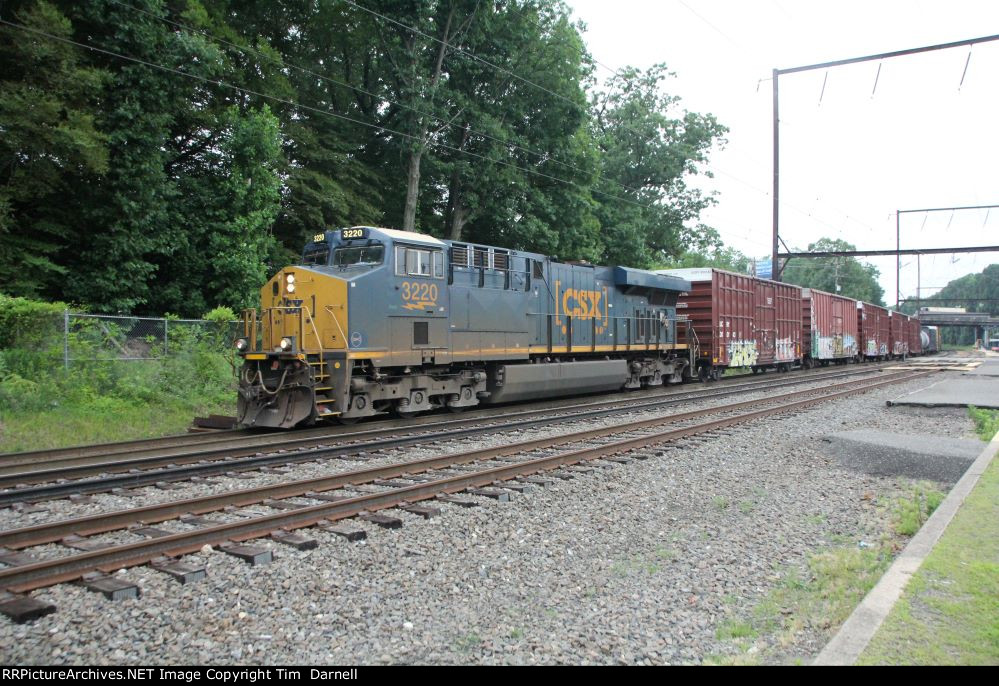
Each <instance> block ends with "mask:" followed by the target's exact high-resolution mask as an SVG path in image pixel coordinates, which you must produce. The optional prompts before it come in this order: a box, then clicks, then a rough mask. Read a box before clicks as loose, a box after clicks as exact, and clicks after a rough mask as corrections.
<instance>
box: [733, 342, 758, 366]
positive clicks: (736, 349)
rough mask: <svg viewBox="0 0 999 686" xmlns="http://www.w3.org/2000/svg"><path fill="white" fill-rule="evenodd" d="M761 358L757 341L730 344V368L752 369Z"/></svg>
mask: <svg viewBox="0 0 999 686" xmlns="http://www.w3.org/2000/svg"><path fill="white" fill-rule="evenodd" d="M759 356H760V355H759V353H758V352H757V350H756V341H731V342H729V344H728V366H729V367H751V366H752V365H754V364H756V360H757V359H758V358H759Z"/></svg>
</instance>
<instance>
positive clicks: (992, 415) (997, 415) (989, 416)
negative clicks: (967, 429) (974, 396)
mask: <svg viewBox="0 0 999 686" xmlns="http://www.w3.org/2000/svg"><path fill="white" fill-rule="evenodd" d="M968 414H969V415H970V416H971V420H972V421H973V422H974V423H975V432H976V433H977V434H978V436H979V437H980V438H981V439H982V440H983V441H991V440H992V437H993V436H995V435H996V434H997V433H999V410H982V409H979V408H977V407H975V406H974V405H971V406H970V407H968Z"/></svg>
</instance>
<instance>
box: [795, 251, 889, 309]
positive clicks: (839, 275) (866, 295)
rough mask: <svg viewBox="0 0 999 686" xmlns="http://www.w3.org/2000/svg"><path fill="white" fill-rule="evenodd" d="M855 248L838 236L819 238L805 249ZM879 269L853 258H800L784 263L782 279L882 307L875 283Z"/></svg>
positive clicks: (881, 289)
mask: <svg viewBox="0 0 999 686" xmlns="http://www.w3.org/2000/svg"><path fill="white" fill-rule="evenodd" d="M856 249H857V247H856V246H855V245H853V244H851V243H847V242H846V241H844V240H840V239H831V238H820V239H819V240H817V241H815V242H814V243H810V244H809V246H808V249H807V251H808V252H843V251H849V250H856ZM880 274H881V273H880V272H879V271H878V269H877V268H876V267H874V266H873V265H869V264H864V263H862V262H860V261H859V260H857V259H856V258H854V257H817V258H800V259H794V260H791V261H789V262H788V263H787V264H786V265H785V266H784V271H783V279H784V281H786V282H788V283H794V284H798V285H799V286H804V287H806V288H815V289H817V290H820V291H826V292H828V293H838V294H839V295H843V296H846V297H848V298H854V299H856V300H863V301H864V302H869V303H872V304H874V305H880V306H882V307H884V305H885V302H884V289H883V288H881V286H880V285H879V284H878V277H879V276H880Z"/></svg>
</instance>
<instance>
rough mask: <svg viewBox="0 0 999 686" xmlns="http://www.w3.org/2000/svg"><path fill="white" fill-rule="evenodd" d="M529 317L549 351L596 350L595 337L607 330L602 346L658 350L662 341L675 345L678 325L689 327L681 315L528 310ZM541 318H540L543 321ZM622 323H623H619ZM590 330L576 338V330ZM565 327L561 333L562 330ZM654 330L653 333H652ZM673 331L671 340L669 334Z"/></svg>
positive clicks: (687, 321) (596, 342) (613, 348)
mask: <svg viewBox="0 0 999 686" xmlns="http://www.w3.org/2000/svg"><path fill="white" fill-rule="evenodd" d="M527 316H528V317H535V318H537V319H535V322H536V326H535V327H534V331H535V333H537V334H538V336H539V338H540V339H541V340H543V341H545V344H546V345H547V347H548V352H552V351H553V350H554V349H555V348H562V347H563V346H564V347H565V348H566V351H567V352H580V353H582V352H596V350H597V348H598V337H599V336H601V335H603V334H604V333H605V332H606V331H607V330H608V329H609V330H610V331H611V334H612V335H610V336H608V338H609V339H610V340H609V342H607V341H605V342H604V343H600V344H599V347H600V348H601V349H604V348H605V347H606V346H607V345H610V346H611V350H614V351H616V350H624V351H627V350H658V349H659V348H660V347H661V346H662V345H664V344H672V345H676V344H677V343H678V340H677V336H676V334H677V328H678V327H677V326H676V325H677V324H678V323H680V322H684V323H686V324H687V326H688V330H690V323H689V320H688V319H687V318H686V317H685V316H684V317H676V318H669V317H659V316H649V317H635V316H631V317H629V316H613V317H600V318H594V317H581V316H573V315H566V314H554V313H547V312H529V313H528V314H527ZM542 318H543V321H542ZM622 323H623V325H622ZM580 327H583V329H588V330H589V334H590V336H589V341H588V342H585V341H579V340H577V337H576V336H575V335H574V334H575V332H578V331H580V330H581V328H580ZM563 329H564V332H563ZM653 332H654V334H653ZM670 332H672V334H673V335H672V341H671V340H670V335H669V333H670Z"/></svg>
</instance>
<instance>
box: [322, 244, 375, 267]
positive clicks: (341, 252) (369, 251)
mask: <svg viewBox="0 0 999 686" xmlns="http://www.w3.org/2000/svg"><path fill="white" fill-rule="evenodd" d="M384 259H385V246H383V245H381V244H380V243H378V244H375V245H358V246H347V247H343V248H337V249H336V250H334V251H333V266H334V267H341V268H345V267H361V266H366V267H372V266H375V265H379V264H381V263H382V260H384Z"/></svg>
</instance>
